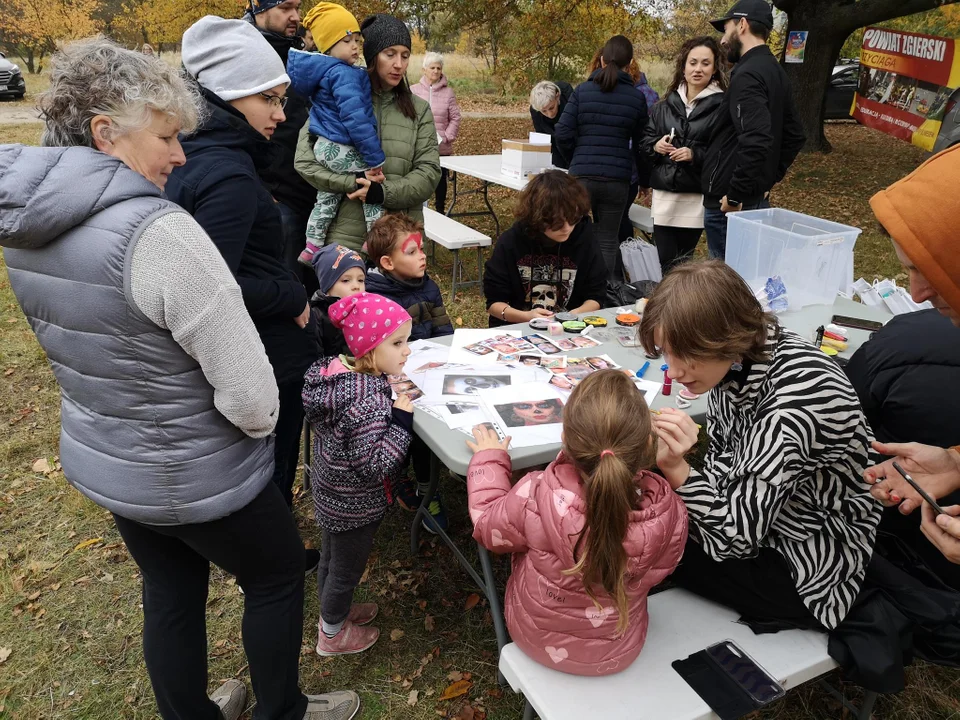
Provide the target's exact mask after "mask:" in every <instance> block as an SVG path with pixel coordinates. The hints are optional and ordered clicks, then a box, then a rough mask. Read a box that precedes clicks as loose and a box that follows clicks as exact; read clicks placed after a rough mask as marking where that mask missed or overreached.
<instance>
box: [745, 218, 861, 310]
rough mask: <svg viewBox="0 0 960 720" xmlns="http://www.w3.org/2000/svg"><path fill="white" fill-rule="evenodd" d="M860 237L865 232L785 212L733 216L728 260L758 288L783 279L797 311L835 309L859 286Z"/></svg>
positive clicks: (790, 300)
mask: <svg viewBox="0 0 960 720" xmlns="http://www.w3.org/2000/svg"><path fill="white" fill-rule="evenodd" d="M859 235H860V229H859V228H855V227H850V226H849V225H841V224H840V223H835V222H830V221H829V220H821V219H820V218H816V217H811V216H810V215H803V214H802V213H797V212H793V211H791V210H784V209H782V208H769V209H765V210H747V211H744V212H738V213H731V214H729V215H728V216H727V253H726V262H727V264H728V265H730V267H732V268H733V269H734V270H736V271H737V272H738V273H739V274H740V277H742V278H743V279H744V280H746V281H747V283H748V284H749V285H750V287H751V288H753V289H754V290H757V289H759V288H761V287H763V284H764V283H765V282H766V281H767V278H769V277H773V276H774V275H779V276H780V277H781V278H782V279H783V284H784V285H785V286H786V289H787V299H788V300H789V303H790V309H791V310H798V309H800V308H802V307H804V306H806V305H832V304H833V301H834V300H836V297H837V292H838V291H841V290H844V291H845V290H846V289H847V287H848V286H849V285H850V284H851V283H852V282H853V246H854V244H855V243H856V242H857V237H858V236H859Z"/></svg>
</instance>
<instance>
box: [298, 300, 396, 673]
mask: <svg viewBox="0 0 960 720" xmlns="http://www.w3.org/2000/svg"><path fill="white" fill-rule="evenodd" d="M328 312H329V316H330V321H331V322H332V323H333V325H334V327H337V328H339V329H341V330H342V331H343V336H344V339H345V340H346V341H347V347H348V348H349V349H350V352H351V353H352V354H353V357H352V358H348V357H346V356H344V355H341V356H340V357H327V358H322V359H320V360H318V361H317V362H316V363H314V364H313V366H312V367H311V368H310V369H309V370H308V371H307V374H306V376H305V378H304V386H303V407H304V410H305V411H306V416H307V420H308V421H309V422H310V425H311V427H312V429H313V463H312V466H311V470H312V474H311V483H310V486H311V491H312V493H313V504H314V509H315V517H316V520H317V524H318V525H319V526H320V528H321V531H322V546H321V556H320V565H319V566H318V568H317V592H318V594H319V597H320V624H319V628H318V630H319V632H318V638H317V654H319V655H324V656H327V655H347V654H352V653H359V652H363V651H364V650H366V649H368V648H370V647H371V646H372V645H373V644H374V643H375V642H376V641H377V638H378V637H379V636H380V631H379V630H378V629H377V628H374V627H370V626H369V623H370V622H371V621H372V620H373V619H374V617H375V616H376V614H377V605H376V603H357V604H354V603H353V592H354V590H355V589H356V587H357V584H358V583H359V582H360V578H361V576H362V575H363V571H364V568H365V567H366V564H367V558H368V557H369V556H370V550H371V549H372V547H373V538H374V536H375V535H376V532H377V528H378V527H379V526H380V522H381V520H383V516H384V515H385V514H386V512H387V507H388V506H389V505H390V503H391V502H392V501H393V494H392V486H393V483H394V481H395V479H396V477H397V476H398V475H399V474H400V473H401V472H402V471H403V470H404V469H405V467H406V458H407V452H408V450H409V447H410V438H411V437H412V434H413V405H412V404H411V402H410V399H409V398H408V397H407V396H406V395H400V396H399V397H398V398H397V400H396V401H391V396H392V392H391V389H390V385H389V384H388V383H387V375H399V374H400V373H401V372H403V366H404V363H406V360H407V358H408V357H409V356H410V348H409V346H408V344H407V341H408V340H409V338H410V330H411V327H412V320H411V318H410V315H409V314H408V313H407V311H406V310H404V309H403V308H402V307H400V306H399V305H397V304H396V303H395V302H393V301H392V300H388V299H387V298H385V297H382V296H380V295H374V294H372V293H366V292H362V293H358V294H356V295H351V296H349V297H345V298H343V299H341V300H339V301H338V302H336V303H334V304H333V305H331V306H330V309H329V311H328Z"/></svg>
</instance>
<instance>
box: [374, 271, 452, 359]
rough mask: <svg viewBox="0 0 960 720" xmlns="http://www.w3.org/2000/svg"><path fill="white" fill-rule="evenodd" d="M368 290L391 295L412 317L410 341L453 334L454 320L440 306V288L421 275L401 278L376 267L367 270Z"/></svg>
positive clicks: (441, 305)
mask: <svg viewBox="0 0 960 720" xmlns="http://www.w3.org/2000/svg"><path fill="white" fill-rule="evenodd" d="M367 292H372V293H376V294H377V295H383V296H384V297H385V298H390V299H391V300H393V301H394V302H395V303H397V305H399V306H400V307H402V308H404V309H405V310H406V311H407V312H408V313H410V317H411V318H413V329H412V330H411V331H410V341H411V342H413V341H414V340H428V339H430V338H433V337H439V336H440V335H453V323H452V322H451V321H450V316H449V315H447V310H446V308H445V307H443V295H442V294H441V293H440V288H439V287H437V284H436V283H435V282H434V281H433V280H431V279H430V276H429V275H426V274H424V276H423V277H422V278H419V279H417V280H401V279H400V278H398V277H394V276H393V275H389V274H386V273H384V272H383V270H380V269H379V268H377V269H376V270H371V271H370V272H368V273H367Z"/></svg>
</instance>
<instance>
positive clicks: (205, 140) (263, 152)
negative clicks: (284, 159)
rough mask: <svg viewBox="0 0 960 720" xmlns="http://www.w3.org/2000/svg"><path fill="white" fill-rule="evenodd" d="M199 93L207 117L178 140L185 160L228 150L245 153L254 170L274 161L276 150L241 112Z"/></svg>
mask: <svg viewBox="0 0 960 720" xmlns="http://www.w3.org/2000/svg"><path fill="white" fill-rule="evenodd" d="M200 93H201V94H202V95H203V99H204V100H205V101H206V103H207V117H206V119H205V120H204V122H203V124H202V125H201V126H200V127H199V128H198V129H197V131H196V132H195V133H193V134H192V135H188V136H186V137H183V138H181V142H182V144H183V151H184V152H185V153H186V154H187V156H188V157H189V156H190V155H191V154H192V153H195V152H197V151H200V150H204V149H222V148H230V149H235V150H243V151H244V152H246V153H247V154H248V155H249V156H250V157H251V158H252V159H253V164H254V166H255V167H256V168H257V170H258V171H259V170H261V169H263V168H266V167H269V166H270V165H271V164H273V163H274V162H275V161H276V158H277V154H278V153H279V151H280V148H279V147H278V146H277V145H275V144H274V143H272V142H270V141H269V140H267V139H266V138H265V137H264V136H263V135H261V134H260V133H258V132H257V131H256V130H254V129H253V128H252V127H251V126H250V123H248V122H247V119H246V118H245V117H244V116H243V113H241V112H240V111H239V110H237V109H236V108H234V107H233V106H232V105H231V104H230V103H228V102H227V101H225V100H222V99H221V98H219V97H218V96H217V95H215V94H213V93H212V92H210V91H209V90H207V89H206V88H204V87H200Z"/></svg>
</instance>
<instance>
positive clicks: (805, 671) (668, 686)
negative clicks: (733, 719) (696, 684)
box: [499, 588, 876, 720]
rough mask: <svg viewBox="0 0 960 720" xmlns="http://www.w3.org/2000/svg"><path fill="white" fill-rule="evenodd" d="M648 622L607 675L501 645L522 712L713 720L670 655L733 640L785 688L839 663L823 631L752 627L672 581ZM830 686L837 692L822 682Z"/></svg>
mask: <svg viewBox="0 0 960 720" xmlns="http://www.w3.org/2000/svg"><path fill="white" fill-rule="evenodd" d="M648 609H649V612H650V626H649V629H648V631H647V639H646V642H645V643H644V646H643V651H642V652H641V653H640V657H638V658H637V659H636V661H634V663H633V664H632V665H631V666H630V667H628V668H627V669H626V670H624V671H623V672H620V673H617V674H616V675H607V676H604V677H583V676H578V675H568V674H566V673H561V672H558V671H556V670H552V669H550V668H548V667H544V666H543V665H540V664H539V663H537V662H535V661H534V660H531V659H530V658H528V657H527V656H526V655H525V654H524V653H523V651H522V650H520V648H519V647H517V645H516V644H515V643H510V644H508V645H506V646H505V647H504V648H503V649H502V650H501V651H500V667H499V669H500V672H501V673H502V674H503V676H504V677H505V678H506V680H507V682H508V683H509V684H510V687H512V688H513V689H514V691H516V692H520V693H523V695H524V697H525V698H526V707H525V709H524V719H525V720H532V718H533V717H534V712H536V714H537V715H538V716H539V717H540V718H541V720H582V718H604V720H619V719H623V720H710V719H713V720H715V719H716V717H717V716H716V715H715V714H714V713H713V711H712V710H711V709H710V706H709V705H707V704H706V703H705V702H704V701H703V700H702V699H700V696H699V695H697V694H696V692H694V691H693V689H692V688H691V687H690V686H689V685H687V683H686V681H684V679H683V678H681V677H680V675H678V674H677V672H676V670H674V669H673V667H672V666H671V663H672V662H673V661H674V660H681V659H684V658H686V657H688V656H690V655H692V654H693V653H695V652H697V651H698V650H703V649H704V648H706V647H707V646H708V645H712V644H713V643H715V642H720V641H722V640H733V641H734V642H735V643H737V645H738V646H740V647H741V648H742V649H743V650H744V651H745V652H746V653H747V654H748V655H750V656H751V657H752V658H753V659H754V660H756V661H757V662H758V663H759V664H760V665H761V666H762V667H763V668H764V669H765V670H766V671H767V672H769V673H770V674H771V675H772V676H773V677H774V678H776V679H777V680H778V681H779V682H780V684H781V685H783V687H784V688H785V689H787V690H790V689H792V688H795V687H797V686H798V685H801V684H802V683H805V682H807V681H808V680H813V679H814V678H817V677H819V676H820V675H823V674H825V673H827V672H830V671H831V670H834V669H835V668H836V667H837V664H836V662H834V660H833V659H832V658H831V657H830V656H829V655H828V654H827V636H826V634H824V633H820V632H816V631H812V630H782V631H780V632H778V633H774V634H767V635H755V634H754V633H753V631H752V630H751V629H750V628H749V627H747V626H746V625H741V624H739V623H738V622H737V619H738V618H739V614H738V613H737V612H735V611H734V610H731V609H729V608H726V607H723V606H721V605H717V604H716V603H713V602H710V601H709V600H704V599H703V598H701V597H698V596H697V595H694V594H693V593H690V592H687V591H686V590H682V589H680V588H673V589H670V590H665V591H663V592H660V593H657V594H656V595H652V596H650V598H649V601H648ZM827 689H828V691H830V692H831V694H835V695H839V694H838V693H837V691H835V690H833V688H829V687H827ZM839 697H840V700H841V702H843V703H844V704H845V705H847V707H848V708H851V709H852V710H854V717H857V718H859V719H860V720H867V718H869V717H870V711H871V710H872V709H873V703H874V702H875V700H876V694H875V693H869V692H868V693H866V695H865V696H864V702H863V707H862V708H861V709H857V708H854V707H853V706H852V705H850V704H849V703H847V702H846V701H845V700H844V699H843V697H842V696H839Z"/></svg>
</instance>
